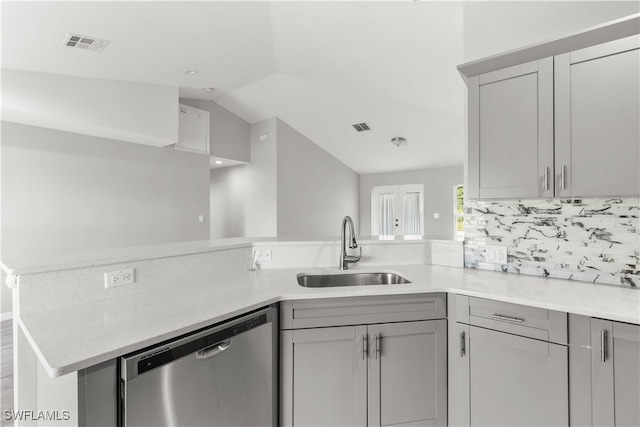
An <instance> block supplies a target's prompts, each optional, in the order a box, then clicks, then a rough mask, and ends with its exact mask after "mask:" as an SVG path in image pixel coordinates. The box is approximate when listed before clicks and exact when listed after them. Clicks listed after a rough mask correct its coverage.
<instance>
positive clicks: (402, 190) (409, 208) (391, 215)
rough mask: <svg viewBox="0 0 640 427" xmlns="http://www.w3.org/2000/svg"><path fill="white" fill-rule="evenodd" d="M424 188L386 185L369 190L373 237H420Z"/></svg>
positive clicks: (418, 185)
mask: <svg viewBox="0 0 640 427" xmlns="http://www.w3.org/2000/svg"><path fill="white" fill-rule="evenodd" d="M423 194H424V185H422V184H409V185H385V186H380V187H373V188H372V189H371V234H372V235H373V236H420V235H422V234H423V232H424V199H423Z"/></svg>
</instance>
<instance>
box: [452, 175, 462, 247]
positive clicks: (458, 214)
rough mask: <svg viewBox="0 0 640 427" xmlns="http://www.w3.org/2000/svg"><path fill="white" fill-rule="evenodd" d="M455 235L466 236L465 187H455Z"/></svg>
mask: <svg viewBox="0 0 640 427" xmlns="http://www.w3.org/2000/svg"><path fill="white" fill-rule="evenodd" d="M453 235H454V236H464V186H463V185H462V184H460V185H455V186H454V187H453Z"/></svg>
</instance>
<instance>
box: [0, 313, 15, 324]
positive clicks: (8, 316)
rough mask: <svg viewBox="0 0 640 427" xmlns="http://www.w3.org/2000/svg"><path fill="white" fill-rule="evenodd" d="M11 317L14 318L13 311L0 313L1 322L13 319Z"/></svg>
mask: <svg viewBox="0 0 640 427" xmlns="http://www.w3.org/2000/svg"><path fill="white" fill-rule="evenodd" d="M11 319H13V311H10V312H8V313H2V314H0V322H4V321H5V320H11Z"/></svg>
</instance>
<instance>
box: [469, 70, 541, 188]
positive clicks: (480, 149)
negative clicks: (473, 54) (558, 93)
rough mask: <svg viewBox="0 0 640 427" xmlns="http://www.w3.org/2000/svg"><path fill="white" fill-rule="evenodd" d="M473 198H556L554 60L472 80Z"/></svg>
mask: <svg viewBox="0 0 640 427" xmlns="http://www.w3.org/2000/svg"><path fill="white" fill-rule="evenodd" d="M467 86H468V96H469V104H468V108H469V141H468V144H469V145H468V156H469V158H468V182H467V189H466V192H467V195H468V196H469V197H470V198H517V197H547V196H552V195H553V188H552V177H551V175H550V174H551V173H552V172H551V168H552V167H553V59H551V58H546V59H543V60H540V61H533V62H530V63H527V64H522V65H517V66H513V67H509V68H506V69H503V70H499V71H494V72H491V73H487V74H483V75H480V76H476V77H473V78H471V79H470V80H469V81H468V82H467Z"/></svg>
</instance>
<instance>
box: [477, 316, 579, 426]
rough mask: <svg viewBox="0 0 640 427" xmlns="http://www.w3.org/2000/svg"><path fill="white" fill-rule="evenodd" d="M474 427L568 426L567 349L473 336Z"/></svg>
mask: <svg viewBox="0 0 640 427" xmlns="http://www.w3.org/2000/svg"><path fill="white" fill-rule="evenodd" d="M469 338H470V343H469V349H468V350H469V357H470V359H469V388H470V402H471V408H470V418H471V420H470V424H471V425H472V426H563V425H564V426H566V425H568V422H569V415H568V413H569V400H568V399H569V391H568V375H569V374H568V354H567V347H565V346H562V345H558V344H552V343H548V342H544V341H539V340H535V339H531V338H524V337H520V336H517V335H511V334H507V333H502V332H496V331H492V330H489V329H483V328H477V327H474V326H471V327H470V332H469Z"/></svg>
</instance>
